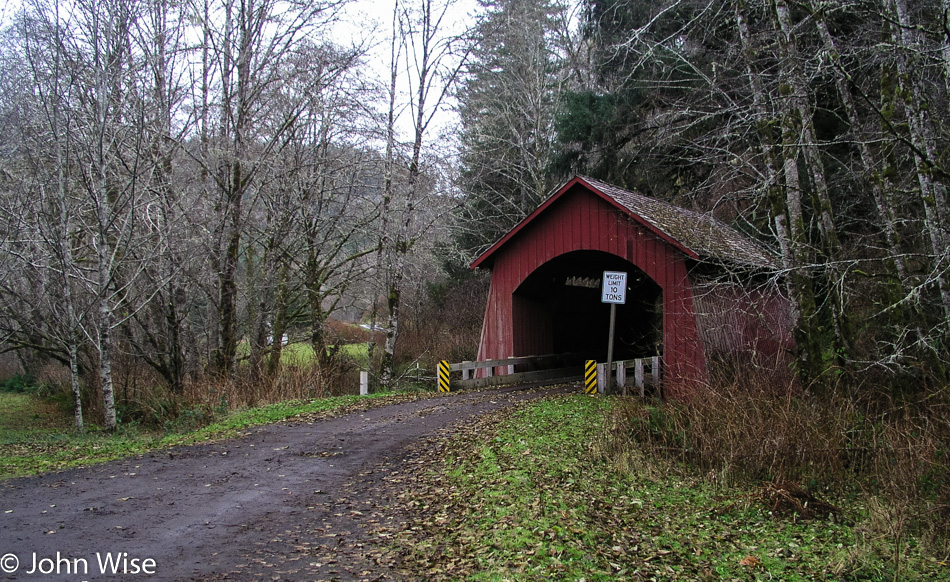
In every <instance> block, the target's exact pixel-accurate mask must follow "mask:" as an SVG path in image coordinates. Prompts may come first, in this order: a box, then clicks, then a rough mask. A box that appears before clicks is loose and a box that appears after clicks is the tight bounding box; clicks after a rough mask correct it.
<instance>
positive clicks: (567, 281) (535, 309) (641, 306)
mask: <svg viewBox="0 0 950 582" xmlns="http://www.w3.org/2000/svg"><path fill="white" fill-rule="evenodd" d="M604 271H624V272H626V273H627V302H626V303H625V304H623V305H618V306H617V322H616V330H615V334H616V339H615V343H614V360H615V361H616V360H628V359H633V358H644V357H650V356H655V355H658V354H660V353H661V351H662V342H663V313H662V305H663V303H662V290H661V289H660V287H659V285H657V284H656V283H655V282H654V281H653V280H652V279H650V277H648V276H647V275H646V273H644V272H643V271H641V270H640V269H639V268H637V267H636V266H635V265H634V264H633V263H631V262H629V261H626V260H624V259H622V258H620V257H618V256H616V255H612V254H609V253H604V252H600V251H574V252H571V253H567V254H564V255H561V256H559V257H557V258H555V259H552V260H551V261H548V262H547V263H545V264H544V265H542V266H541V267H539V268H538V269H537V270H535V271H534V272H533V273H532V274H531V275H529V276H528V277H527V279H525V280H524V282H522V284H521V285H520V286H519V287H518V289H517V290H516V291H515V293H514V296H513V298H512V299H513V308H514V313H513V315H514V321H515V326H514V330H513V331H514V337H513V339H514V346H515V350H516V352H519V353H516V354H515V355H518V356H526V355H536V354H545V353H571V354H574V355H575V356H576V358H575V360H576V361H577V362H581V361H583V360H587V359H592V360H597V361H599V362H603V361H606V360H607V335H608V331H609V328H610V305H609V304H606V303H602V302H601V282H602V279H603V273H604Z"/></svg>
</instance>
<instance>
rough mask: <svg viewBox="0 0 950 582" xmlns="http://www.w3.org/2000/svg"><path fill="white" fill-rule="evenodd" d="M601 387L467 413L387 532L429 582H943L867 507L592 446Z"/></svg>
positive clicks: (938, 568)
mask: <svg viewBox="0 0 950 582" xmlns="http://www.w3.org/2000/svg"><path fill="white" fill-rule="evenodd" d="M610 406H611V400H610V399H604V398H591V397H586V396H583V395H577V396H571V397H566V398H560V399H555V400H547V401H543V402H539V403H537V404H533V405H530V406H527V407H525V408H523V409H522V410H520V411H519V412H517V413H515V414H513V415H510V416H509V417H507V418H504V419H503V420H501V421H500V422H498V423H495V424H487V423H481V424H479V425H475V426H474V427H473V428H472V429H470V431H469V432H468V433H467V434H464V435H461V436H456V437H453V438H452V439H451V440H449V441H448V442H447V443H445V444H444V447H445V450H446V451H447V455H446V457H445V459H444V461H443V462H442V463H441V464H437V465H435V467H434V468H433V470H432V472H431V473H430V474H429V475H427V476H426V478H425V479H424V483H425V484H424V485H417V486H415V487H414V488H413V491H412V492H410V493H407V494H406V496H405V498H406V502H407V503H408V504H410V505H412V506H417V507H419V506H421V507H425V511H424V512H421V513H422V515H420V514H417V518H416V521H414V522H411V523H410V524H408V526H407V528H406V529H405V531H403V532H402V533H401V534H400V535H399V538H398V544H399V546H400V550H399V551H400V552H405V553H407V554H408V557H407V560H408V561H407V563H406V566H407V568H408V569H409V570H411V571H413V572H416V573H417V574H418V575H419V576H420V577H424V578H427V579H430V580H492V581H495V580H497V581H502V580H586V581H591V580H605V581H606V580H729V581H733V580H742V581H744V580H763V581H765V580H783V581H798V580H802V581H804V580H835V581H839V580H875V581H881V582H884V581H889V582H892V581H894V580H938V579H939V580H950V565H948V563H947V561H946V560H947V559H946V556H941V557H937V556H933V555H928V553H927V551H925V549H924V547H923V546H922V544H920V543H919V540H915V539H901V540H894V539H892V538H890V537H888V535H886V533H885V532H882V531H879V530H877V529H876V528H875V524H874V522H873V519H871V518H869V516H868V511H867V509H866V508H864V507H861V506H859V505H856V504H854V503H850V504H849V503H848V502H847V500H837V501H838V502H839V503H841V504H843V505H845V507H846V511H847V516H846V519H845V520H838V521H837V522H834V521H822V520H814V521H809V520H801V519H796V518H794V516H788V517H781V518H780V517H777V516H774V515H771V514H770V512H769V508H768V507H766V506H764V504H763V503H761V501H760V496H759V490H758V489H757V488H756V487H754V486H753V487H748V488H741V487H739V488H736V487H717V486H714V485H711V484H709V483H708V482H706V481H705V480H702V479H698V478H696V476H693V475H690V474H689V472H688V471H685V470H682V469H681V468H678V467H675V466H672V465H669V464H666V463H663V462H658V461H657V460H655V459H648V458H646V457H641V458H639V459H638V460H637V461H636V462H635V463H633V464H632V465H631V464H626V465H625V466H623V467H618V466H617V465H615V464H614V463H613V462H612V460H611V459H608V458H606V456H605V455H604V454H602V450H603V447H602V443H603V439H604V418H605V412H606V410H607V409H608V408H609V407H610Z"/></svg>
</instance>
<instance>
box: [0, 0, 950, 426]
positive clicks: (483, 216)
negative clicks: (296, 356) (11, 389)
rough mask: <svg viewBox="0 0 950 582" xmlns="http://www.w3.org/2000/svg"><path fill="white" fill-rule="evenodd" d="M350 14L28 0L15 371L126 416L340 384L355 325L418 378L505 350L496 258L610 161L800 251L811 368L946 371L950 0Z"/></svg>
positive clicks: (905, 376) (320, 9) (10, 365)
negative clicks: (493, 329) (490, 268)
mask: <svg viewBox="0 0 950 582" xmlns="http://www.w3.org/2000/svg"><path fill="white" fill-rule="evenodd" d="M344 8H345V5H344V4H343V3H342V2H337V1H336V0H321V1H317V2H305V3H295V2H284V1H277V0H176V1H170V0H147V1H146V0H141V1H132V2H129V1H125V0H123V1H119V0H103V1H97V2H89V1H87V0H64V1H62V2H59V1H57V0H29V1H27V2H26V3H24V5H23V7H22V9H20V10H19V11H18V12H16V13H13V14H8V15H7V26H6V27H5V28H4V30H3V32H2V37H0V86H2V88H3V90H2V92H0V223H2V224H0V262H2V264H0V351H2V352H4V353H5V354H6V356H5V359H4V360H3V362H4V368H5V370H4V372H5V373H7V374H13V373H22V374H33V375H45V377H46V378H47V380H48V381H59V382H61V383H62V384H63V385H64V386H66V387H67V388H68V390H69V391H70V392H71V394H72V395H73V397H74V400H75V402H76V403H77V404H80V405H84V406H86V408H87V415H89V414H92V415H93V417H94V420H95V421H96V422H100V421H101V422H102V423H103V425H104V426H105V427H106V428H114V427H115V426H116V424H117V422H119V421H121V420H123V419H131V418H137V417H136V415H139V416H142V415H144V414H146V413H148V414H155V411H156V409H157V408H158V407H160V406H164V407H166V408H168V409H169V411H168V412H169V413H173V412H174V411H173V409H174V408H175V406H176V405H175V404H161V405H159V404H157V403H158V402H163V403H167V402H172V403H175V402H179V401H186V400H188V399H205V400H207V399H208V398H224V397H225V396H227V398H228V400H229V403H230V404H232V405H238V404H240V403H242V402H253V401H256V400H259V399H262V398H263V399H266V398H271V397H274V398H277V397H288V396H308V395H315V394H322V393H327V392H329V391H331V390H332V389H333V386H334V383H335V382H338V381H339V379H340V374H342V373H344V372H345V371H346V369H347V366H348V365H347V363H346V357H347V354H346V351H345V350H343V349H341V346H342V345H343V344H344V343H346V342H349V341H353V339H354V338H356V339H360V340H365V341H369V346H370V347H369V353H368V354H367V357H368V362H369V363H370V365H371V366H372V367H373V372H374V374H373V377H374V379H375V381H376V383H377V385H378V386H379V387H391V386H393V385H394V384H396V383H398V382H399V381H401V379H404V377H405V374H406V373H407V370H417V369H419V367H420V366H421V367H422V368H425V367H427V366H431V364H432V362H434V361H435V360H438V359H442V358H450V359H462V358H472V357H473V356H474V350H475V349H476V347H477V345H476V344H477V339H478V333H479V328H480V323H481V322H480V319H481V315H482V309H483V308H484V296H485V292H486V281H485V278H484V277H483V276H480V275H479V274H473V273H471V272H469V271H468V264H469V262H470V261H471V259H473V258H474V257H475V256H477V253H479V252H480V251H481V250H484V249H485V248H486V247H487V246H488V245H490V244H491V243H492V242H493V241H494V240H496V239H497V238H498V237H499V236H500V235H501V234H503V233H504V232H506V231H507V230H508V229H509V228H510V227H511V226H513V225H514V224H516V223H517V222H518V221H519V220H520V219H521V218H523V217H524V216H525V215H526V214H527V213H528V212H530V211H531V210H533V209H534V208H535V207H536V206H537V204H538V203H539V202H540V201H541V200H543V199H544V198H545V196H546V195H547V194H549V193H550V191H551V189H552V188H553V187H555V186H557V185H558V184H560V183H562V182H563V181H565V180H566V179H568V178H570V177H571V176H573V175H575V174H584V175H589V176H591V177H594V178H599V179H602V180H604V181H607V182H610V183H613V184H616V185H619V186H622V187H626V188H629V189H634V190H637V191H639V192H641V193H643V194H646V195H649V196H653V197H656V198H661V199H664V200H668V201H671V202H673V203H675V204H678V205H681V206H685V207H687V208H692V209H696V210H701V211H704V212H711V213H712V214H714V215H715V216H717V217H718V218H720V219H722V220H724V221H726V222H728V223H730V224H732V225H734V226H735V227H736V228H738V229H740V230H742V231H743V232H745V233H747V234H749V235H750V236H752V237H755V238H757V239H758V240H760V241H762V242H763V243H764V244H765V245H767V246H768V247H770V248H772V249H773V250H774V252H775V253H776V254H777V256H780V257H781V264H782V268H781V270H780V271H779V272H776V273H771V274H768V275H769V276H770V277H773V278H775V279H778V280H781V281H782V284H783V286H784V287H785V289H786V291H787V293H788V295H789V297H790V298H791V300H792V303H793V305H794V309H795V312H796V317H797V321H798V326H797V330H796V339H797V346H798V352H797V353H796V354H795V361H796V369H795V371H796V374H797V376H798V378H799V380H800V381H801V382H802V384H803V385H805V386H808V387H814V388H815V389H819V390H820V389H823V388H827V387H831V386H840V385H843V386H846V387H848V388H849V389H850V390H857V389H861V390H873V391H877V392H880V393H885V394H890V395H894V394H901V393H904V392H916V391H920V390H921V389H927V388H928V387H933V386H942V385H945V383H946V380H947V365H948V350H947V346H946V343H947V339H948V333H950V279H948V267H950V252H948V242H950V222H948V210H947V184H948V182H950V174H948V169H947V145H948V137H950V133H948V128H947V126H946V123H945V122H946V120H947V119H950V117H948V115H947V114H948V106H950V102H948V94H950V2H948V1H947V0H925V1H920V2H913V3H909V2H907V1H906V0H866V1H864V0H862V1H856V2H844V1H841V2H835V1H831V2H817V1H816V2H789V1H786V0H733V1H717V0H679V1H677V0H656V1H653V0H641V1H634V0H584V1H582V2H580V3H576V4H561V3H557V2H551V1H548V0H495V1H486V2H482V3H481V4H480V5H479V6H478V7H477V10H476V11H475V12H474V14H470V15H469V16H468V18H467V19H466V18H461V16H462V12H460V10H461V8H459V7H458V6H453V5H451V4H444V3H439V2H435V1H433V0H400V1H398V2H396V3H395V4H394V5H393V6H392V7H391V8H392V11H391V12H390V13H389V17H387V18H385V19H382V24H380V25H378V26H377V28H374V29H369V28H367V29H366V30H365V31H364V36H363V40H358V41H354V42H350V41H349V40H347V42H341V41H340V40H339V38H337V36H335V35H333V34H331V32H332V31H333V30H334V24H335V23H336V22H337V21H338V20H340V19H341V18H343V16H344V12H343V10H344ZM387 10H388V9H387ZM459 22H464V24H465V26H459V25H458V23H459ZM379 55H385V56H384V57H380V56H379ZM453 116H454V117H453ZM447 119H457V120H458V126H457V127H455V126H453V125H452V124H450V123H448V122H447V121H446V120H447ZM360 325H362V327H360ZM285 337H286V338H288V340H287V345H286V346H285V345H284V344H285V342H284V341H282V339H283V338H285ZM300 341H304V342H306V343H308V344H309V345H310V346H312V348H313V354H314V357H313V358H312V361H308V362H306V363H298V364H294V365H288V364H287V363H286V362H283V363H282V354H285V353H286V352H287V351H288V350H289V349H290V347H291V346H293V345H294V343H295V342H300ZM285 355H286V354H285ZM285 359H286V357H285ZM156 393H159V394H160V395H161V397H160V398H159V397H157V396H155V394H156ZM117 409H118V414H117ZM90 411H91V412H90ZM83 417H84V416H83V411H82V408H81V406H77V407H76V422H77V426H80V427H81V426H82V419H83Z"/></svg>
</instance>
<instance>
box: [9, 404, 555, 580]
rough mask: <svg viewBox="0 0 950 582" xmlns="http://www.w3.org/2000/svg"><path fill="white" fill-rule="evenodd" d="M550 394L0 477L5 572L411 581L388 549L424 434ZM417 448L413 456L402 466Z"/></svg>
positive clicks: (428, 407)
mask: <svg viewBox="0 0 950 582" xmlns="http://www.w3.org/2000/svg"><path fill="white" fill-rule="evenodd" d="M551 393H552V391H551V390H529V391H525V390H520V391H518V390H511V389H502V390H494V391H487V392H475V393H465V394H458V395H451V396H443V397H435V398H428V399H423V400H417V401H414V402H409V403H403V404H395V405H391V406H385V407H382V408H376V409H372V410H368V411H364V412H360V413H355V414H350V415H346V416H340V417H337V418H332V419H328V420H321V421H311V422H307V421H303V422H301V421H297V422H286V423H280V424H276V425H271V426H267V427H263V428H260V429H255V430H253V431H252V432H251V433H250V434H248V435H247V436H244V437H242V438H238V439H233V440H228V441H222V442H218V443H213V444H207V445H198V446H192V447H182V448H176V449H169V450H163V451H159V452H155V453H152V454H148V455H144V456H141V457H135V458H132V459H128V460H122V461H116V462H112V463H107V464H104V465H98V466H95V467H91V468H86V469H78V470H72V471H67V472H63V473H56V474H51V475H46V476H41V477H36V478H24V479H15V480H10V481H5V482H0V511H3V512H4V513H2V514H0V556H2V557H0V569H2V573H0V576H6V577H7V578H8V579H14V580H137V579H143V580H144V579H152V580H209V579H215V580H232V579H234V580H262V579H263V580H393V579H405V578H407V576H406V573H405V572H402V574H400V573H399V571H398V570H397V568H396V566H397V564H395V563H394V561H393V560H392V559H389V558H387V555H388V554H387V553H386V552H385V551H381V550H380V548H384V547H385V545H386V539H387V535H388V534H387V533H386V532H387V531H392V528H393V527H394V526H395V522H396V521H398V520H399V516H398V512H396V511H393V510H392V509H391V508H390V501H391V498H392V496H393V495H394V491H393V490H392V489H393V487H394V483H395V484H398V485H396V486H398V487H411V484H412V471H418V467H419V466H420V464H419V457H420V455H422V457H423V458H424V455H425V448H424V447H419V446H417V445H418V444H419V443H422V442H424V441H425V440H426V439H431V438H434V437H435V436H436V435H437V434H438V433H439V432H440V431H444V430H445V429H449V428H450V427H452V426H453V425H457V424H458V423H459V422H463V421H465V420H467V419H469V418H471V417H472V416H476V415H481V414H485V413H488V412H491V411H495V410H499V409H501V408H504V407H507V406H511V405H513V404H515V403H517V402H521V401H524V400H526V399H531V398H537V397H540V396H545V395H548V394H551ZM410 450H412V451H413V452H412V453H410V452H409V451H410ZM410 454H412V455H415V457H416V459H415V462H414V463H411V464H406V463H403V462H402V461H403V457H404V456H407V455H410ZM408 467H411V469H407V468H408ZM404 470H405V471H406V474H404V475H403V477H404V479H401V478H400V477H399V474H400V471H404ZM394 475H395V478H394Z"/></svg>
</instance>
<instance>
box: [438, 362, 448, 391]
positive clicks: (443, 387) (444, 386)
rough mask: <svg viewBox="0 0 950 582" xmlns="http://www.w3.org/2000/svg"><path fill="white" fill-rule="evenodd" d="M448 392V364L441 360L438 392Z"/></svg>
mask: <svg viewBox="0 0 950 582" xmlns="http://www.w3.org/2000/svg"><path fill="white" fill-rule="evenodd" d="M448 391H449V362H448V360H442V361H440V362H439V392H448Z"/></svg>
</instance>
